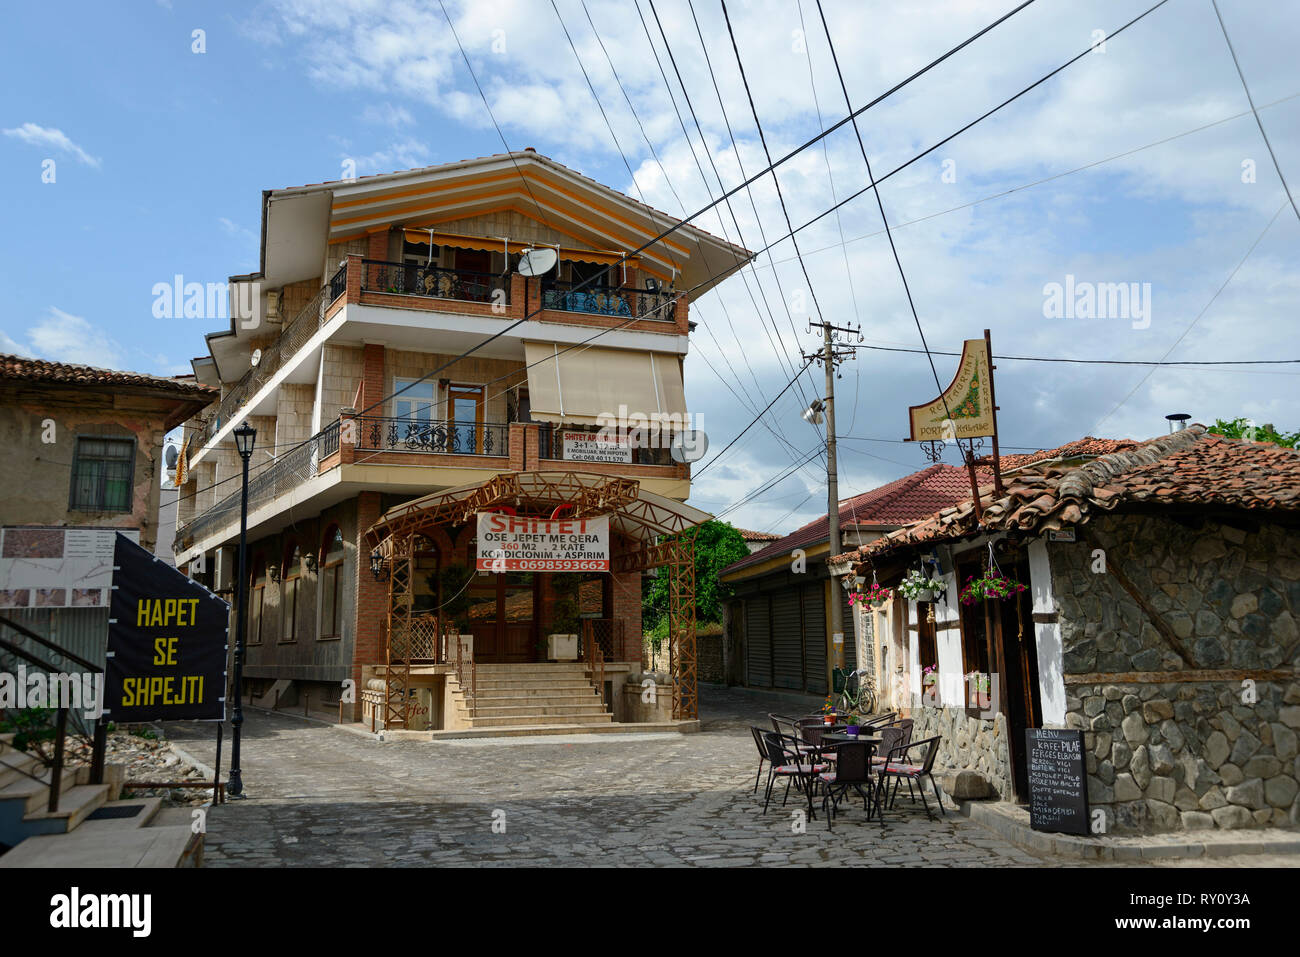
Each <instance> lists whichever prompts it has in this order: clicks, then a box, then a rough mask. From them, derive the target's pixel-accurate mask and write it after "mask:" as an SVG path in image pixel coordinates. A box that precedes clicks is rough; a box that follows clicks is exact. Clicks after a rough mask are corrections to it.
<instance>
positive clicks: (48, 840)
mask: <svg viewBox="0 0 1300 957" xmlns="http://www.w3.org/2000/svg"><path fill="white" fill-rule="evenodd" d="M202 848H203V835H202V834H194V833H193V832H192V831H191V830H190V828H189V827H187V826H183V825H182V826H174V827H139V828H117V829H113V830H90V831H85V830H82V829H80V828H78V829H77V830H76V831H73V832H72V833H71V834H50V835H45V836H42V837H29V838H28V839H27V840H25V841H23V842H22V843H21V844H19V845H18V846H17V847H15V848H14V849H13V850H11V851H10V852H9V853H8V854H5V855H4V856H3V857H0V869H4V868H24V867H62V868H69V869H71V868H83V867H124V868H133V867H186V866H190V867H193V866H197V865H198V862H199V861H200V860H201V859H202Z"/></svg>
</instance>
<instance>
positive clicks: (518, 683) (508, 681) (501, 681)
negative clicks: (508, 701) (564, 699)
mask: <svg viewBox="0 0 1300 957" xmlns="http://www.w3.org/2000/svg"><path fill="white" fill-rule="evenodd" d="M465 683H466V684H469V683H470V678H469V676H468V675H466V676H465ZM474 684H475V686H477V687H479V688H514V689H518V690H519V691H527V690H528V689H529V688H579V687H581V688H590V687H591V679H590V678H589V677H587V676H586V675H572V676H566V677H563V678H559V677H556V678H493V677H489V676H488V675H478V676H477V677H476V679H475V680H474Z"/></svg>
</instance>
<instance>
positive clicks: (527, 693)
mask: <svg viewBox="0 0 1300 957" xmlns="http://www.w3.org/2000/svg"><path fill="white" fill-rule="evenodd" d="M476 694H477V697H478V700H480V701H484V700H486V698H493V700H499V698H511V700H513V701H545V700H549V698H590V697H591V696H594V694H595V688H593V687H591V685H589V684H588V685H580V687H576V688H528V689H525V690H516V689H515V688H480V689H478V690H477V692H476Z"/></svg>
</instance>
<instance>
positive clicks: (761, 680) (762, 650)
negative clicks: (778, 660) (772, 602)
mask: <svg viewBox="0 0 1300 957" xmlns="http://www.w3.org/2000/svg"><path fill="white" fill-rule="evenodd" d="M767 616H768V602H767V596H765V595H763V596H759V597H756V598H747V599H745V649H746V652H745V657H746V659H747V660H746V678H745V680H746V683H747V684H748V685H749V686H750V687H751V688H770V687H771V686H772V633H771V629H770V628H769V626H768V617H767Z"/></svg>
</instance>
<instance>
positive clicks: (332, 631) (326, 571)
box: [320, 525, 343, 638]
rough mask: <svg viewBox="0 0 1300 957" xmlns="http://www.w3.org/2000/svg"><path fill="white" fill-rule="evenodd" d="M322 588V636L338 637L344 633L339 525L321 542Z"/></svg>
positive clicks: (341, 549) (327, 533)
mask: <svg viewBox="0 0 1300 957" xmlns="http://www.w3.org/2000/svg"><path fill="white" fill-rule="evenodd" d="M320 590H321V602H322V604H321V619H320V629H321V630H320V637H321V638H338V637H340V636H342V634H343V631H342V625H343V532H341V531H340V530H339V527H338V526H337V525H331V526H330V528H329V531H327V532H326V533H325V539H324V541H323V542H322V543H321V555H320Z"/></svg>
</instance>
